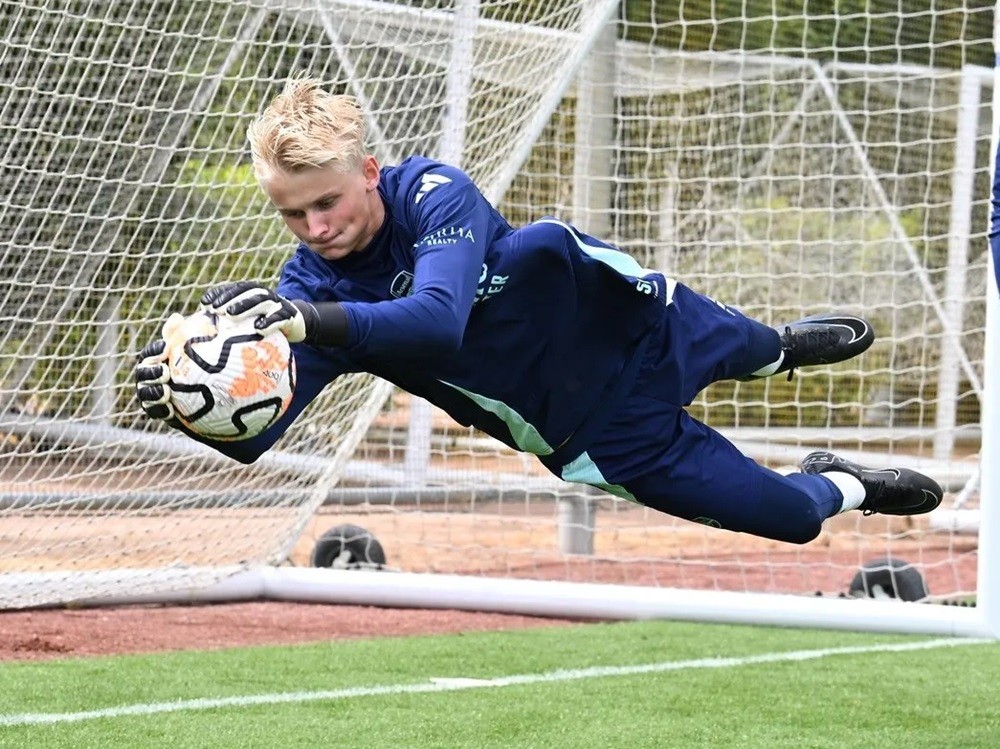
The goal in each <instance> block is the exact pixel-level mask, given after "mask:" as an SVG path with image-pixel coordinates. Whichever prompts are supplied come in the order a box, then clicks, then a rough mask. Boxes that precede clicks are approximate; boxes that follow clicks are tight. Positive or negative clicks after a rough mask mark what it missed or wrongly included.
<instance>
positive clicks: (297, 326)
mask: <svg viewBox="0 0 1000 749" xmlns="http://www.w3.org/2000/svg"><path fill="white" fill-rule="evenodd" d="M201 308H202V309H203V310H206V311H208V312H211V313H213V314H216V315H228V316H229V317H231V318H233V319H236V320H244V319H246V318H248V317H255V318H257V319H256V320H255V321H254V328H256V329H257V330H259V331H260V332H261V334H263V335H269V334H271V333H273V332H275V331H277V330H280V331H281V332H282V333H284V334H285V337H286V338H287V339H288V342H289V343H301V342H305V343H310V344H313V345H315V346H343V345H345V344H346V343H347V339H348V325H347V313H346V312H345V311H344V308H343V307H342V306H341V305H340V304H338V303H337V302H320V303H317V304H312V303H310V302H306V301H301V300H298V299H295V300H289V299H285V298H284V297H283V296H279V295H278V294H276V293H275V292H274V291H271V290H270V289H269V288H267V287H266V286H263V285H261V284H259V283H256V282H254V281H237V282H235V283H227V284H223V285H222V286H216V287H215V288H213V289H209V290H208V291H206V292H205V294H204V296H202V298H201Z"/></svg>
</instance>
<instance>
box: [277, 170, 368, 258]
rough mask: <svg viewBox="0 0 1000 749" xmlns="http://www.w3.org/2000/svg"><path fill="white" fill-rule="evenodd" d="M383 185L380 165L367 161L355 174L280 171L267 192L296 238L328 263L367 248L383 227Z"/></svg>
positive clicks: (319, 171) (352, 171)
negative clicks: (380, 180)
mask: <svg viewBox="0 0 1000 749" xmlns="http://www.w3.org/2000/svg"><path fill="white" fill-rule="evenodd" d="M378 182H379V166H378V162H377V161H376V160H375V157H374V156H367V157H366V158H365V160H364V162H363V163H362V165H361V167H360V168H357V169H351V170H349V171H343V170H342V169H336V168H333V167H330V166H325V167H319V168H316V169H307V170H305V171H302V172H297V173H295V174H288V173H286V172H281V171H276V172H274V173H273V174H271V176H270V177H269V178H268V179H267V180H266V181H265V182H264V185H263V186H264V192H266V193H267V196H268V197H269V198H270V199H271V203H273V204H274V207H275V208H277V209H278V212H279V213H280V214H281V217H282V219H284V221H285V224H286V225H287V226H288V228H289V229H291V230H292V233H293V234H294V235H295V236H296V237H298V238H299V239H300V240H302V241H303V242H304V243H305V244H306V246H307V247H308V248H309V249H311V250H312V251H313V252H315V253H317V254H318V255H320V256H322V257H324V258H326V259H327V260H339V259H340V258H342V257H345V256H347V255H349V254H351V253H352V252H356V251H358V250H363V249H364V248H365V247H367V246H368V243H369V242H371V240H372V238H373V237H374V236H375V233H376V232H377V231H378V230H379V228H380V227H381V226H382V222H383V221H384V220H385V209H384V207H383V205H382V199H381V198H380V197H379V194H378V190H377V189H376V188H377V187H378Z"/></svg>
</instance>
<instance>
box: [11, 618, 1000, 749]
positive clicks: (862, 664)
mask: <svg viewBox="0 0 1000 749" xmlns="http://www.w3.org/2000/svg"><path fill="white" fill-rule="evenodd" d="M930 639H933V638H928V637H902V636H890V635H871V634H860V633H851V632H821V631H810V630H792V629H787V630H786V629H776V628H757V627H737V626H721V625H703V624H687V623H675V622H642V623H622V624H586V625H577V626H573V627H567V628H553V629H539V630H524V631H515V632H501V633H486V634H482V633H480V634H466V635H454V636H435V637H411V638H390V639H377V640H366V641H348V642H334V643H326V644H319V645H310V646H295V647H282V648H252V649H239V650H227V651H214V652H184V653H172V654H165V655H155V656H126V657H116V658H92V659H71V660H70V659H67V660H61V661H48V662H42V663H7V664H3V665H0V685H2V688H0V747H46V749H48V748H58V747H73V748H74V749H83V748H84V747H101V748H102V749H103V748H105V747H118V746H121V747H129V748H130V749H140V748H142V747H178V748H180V747H262V748H263V747H313V746H350V747H352V748H354V749H363V748H364V747H379V748H380V749H381V748H384V747H393V748H395V747H412V748H414V749H423V748H424V747H427V748H431V747H434V748H435V749H437V748H438V747H477V748H478V747H497V748H498V749H499V748H501V747H504V748H506V747H602V748H603V747H619V746H627V747H656V748H657V749H663V748H664V747H671V748H674V747H767V748H768V749H772V748H775V747H795V749H803V748H805V747H837V748H838V749H842V748H850V747H873V746H883V747H895V746H906V747H907V749H916V748H919V747H928V748H930V747H933V748H934V749H939V748H940V747H948V748H949V749H956V748H958V747H997V746H1000V711H998V710H997V708H996V706H997V705H998V704H1000V679H998V678H997V677H998V676H1000V643H990V644H971V645H967V646H962V647H939V648H934V649H926V650H916V651H905V652H865V653H855V654H833V655H829V656H827V657H823V658H815V659H809V660H785V661H777V662H767V663H752V664H739V663H738V659H740V658H746V657H749V656H754V655H765V654H775V653H787V652H792V651H805V650H826V649H830V648H841V647H857V648H873V647H878V646H885V645H890V644H908V643H918V642H921V641H925V640H930ZM717 658H722V659H734V662H723V663H717V664H716V667H711V668H709V667H706V665H710V664H706V663H705V662H700V663H698V662H695V663H691V664H688V667H686V668H679V669H676V670H666V671H660V672H656V673H640V674H627V675H604V676H595V675H592V674H587V675H585V676H586V678H577V679H569V680H567V679H560V678H559V677H558V675H556V676H553V677H552V678H553V680H551V681H544V682H535V683H523V684H516V685H509V686H500V687H496V686H493V687H483V688H453V689H452V691H437V692H408V693H407V692H402V693H399V691H400V690H399V689H398V687H400V686H401V685H404V688H409V689H423V688H428V687H430V688H433V687H431V686H430V685H431V684H432V682H431V681H430V680H431V679H433V678H460V677H461V678H475V679H496V678H498V677H504V676H511V675H528V674H535V675H539V674H548V673H550V672H556V671H559V670H575V669H586V668H591V667H609V668H620V667H626V666H639V665H643V664H655V663H676V662H682V661H698V660H699V659H717ZM375 686H386V687H396V688H397V689H396V692H397V693H391V694H378V695H372V694H364V693H362V694H356V695H355V696H346V697H345V696H340V697H336V696H327V697H326V698H324V699H309V698H308V696H309V695H308V693H313V692H318V691H334V692H336V691H338V690H346V689H352V688H358V689H363V688H368V687H375ZM255 695H270V696H271V697H269V698H268V699H269V700H270V702H271V704H258V705H248V704H234V705H227V706H223V707H215V708H211V709H195V708H194V707H192V706H187V707H185V708H183V709H178V710H176V711H173V712H162V711H161V712H156V710H157V708H156V707H155V704H161V703H175V702H178V701H184V700H199V699H207V700H214V699H222V698H240V697H249V696H255ZM276 695H286V697H287V699H288V701H287V702H284V703H282V702H277V701H276V700H277V697H275V696H276ZM142 705H147V706H148V705H154V707H153V708H152V710H151V711H150V712H149V713H148V714H131V715H123V714H112V715H108V716H105V717H100V718H91V719H87V720H80V721H76V722H54V723H52V724H49V725H10V723H11V722H12V720H15V719H16V716H20V715H24V714H27V713H51V714H60V715H63V714H70V713H75V712H80V711H91V710H105V709H116V708H123V707H125V706H142ZM160 709H161V710H162V708H160Z"/></svg>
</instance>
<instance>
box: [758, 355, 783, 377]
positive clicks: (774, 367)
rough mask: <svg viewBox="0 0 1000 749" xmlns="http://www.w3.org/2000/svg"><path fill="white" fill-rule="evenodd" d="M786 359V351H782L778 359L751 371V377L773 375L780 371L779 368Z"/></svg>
mask: <svg viewBox="0 0 1000 749" xmlns="http://www.w3.org/2000/svg"><path fill="white" fill-rule="evenodd" d="M784 360H785V352H784V351H782V352H781V353H780V354H778V360H777V361H774V362H771V363H770V364H768V365H767V366H766V367H761V368H760V369H758V370H757V371H756V372H751V373H750V376H751V377H770V376H771V375H773V374H774V373H775V372H777V371H778V368H779V367H780V366H781V362H783V361H784Z"/></svg>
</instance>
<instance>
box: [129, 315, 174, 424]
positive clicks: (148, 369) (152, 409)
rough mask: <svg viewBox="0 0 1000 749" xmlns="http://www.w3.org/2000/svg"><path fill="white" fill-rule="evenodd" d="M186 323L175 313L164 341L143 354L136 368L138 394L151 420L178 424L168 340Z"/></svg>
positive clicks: (164, 335) (164, 333)
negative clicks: (171, 380)
mask: <svg viewBox="0 0 1000 749" xmlns="http://www.w3.org/2000/svg"><path fill="white" fill-rule="evenodd" d="M182 322H184V317H183V316H182V315H180V314H178V313H176V312H175V313H174V314H172V315H171V316H170V317H168V318H167V321H166V322H165V323H164V324H163V333H162V336H163V337H162V338H157V339H156V340H155V341H152V342H151V343H149V344H148V345H146V347H145V348H144V349H143V350H142V351H140V352H139V363H138V364H136V366H135V373H134V374H135V394H136V397H138V399H139V405H140V406H142V410H143V411H144V412H145V413H146V416H148V417H149V418H151V419H158V420H161V421H166V422H167V423H171V422H173V421H174V407H173V405H172V404H171V402H170V398H171V396H172V393H171V392H170V367H169V366H168V365H167V359H168V358H169V354H168V352H167V341H166V339H168V338H170V337H171V335H173V334H174V332H175V331H176V330H177V329H178V328H179V327H180V325H181V323H182Z"/></svg>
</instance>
